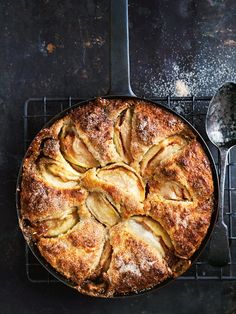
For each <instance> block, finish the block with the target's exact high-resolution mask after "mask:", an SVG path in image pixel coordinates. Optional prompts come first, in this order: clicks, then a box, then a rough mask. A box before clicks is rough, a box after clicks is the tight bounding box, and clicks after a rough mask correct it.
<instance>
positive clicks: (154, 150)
mask: <svg viewBox="0 0 236 314" xmlns="http://www.w3.org/2000/svg"><path fill="white" fill-rule="evenodd" d="M186 145H187V139H186V138H184V137H182V136H178V135H174V136H170V137H168V138H167V139H165V140H163V141H161V142H160V143H159V144H157V145H154V146H152V147H151V148H150V149H149V150H148V151H147V153H146V154H145V155H144V157H143V159H142V161H141V174H142V175H144V177H150V176H151V175H152V174H153V173H154V172H155V169H156V168H157V167H158V166H159V165H160V164H161V163H162V162H164V161H166V160H168V159H170V158H171V157H172V156H173V155H174V154H176V153H177V152H179V151H181V150H182V148H183V147H184V146H186Z"/></svg>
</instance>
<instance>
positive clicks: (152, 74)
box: [143, 46, 236, 97]
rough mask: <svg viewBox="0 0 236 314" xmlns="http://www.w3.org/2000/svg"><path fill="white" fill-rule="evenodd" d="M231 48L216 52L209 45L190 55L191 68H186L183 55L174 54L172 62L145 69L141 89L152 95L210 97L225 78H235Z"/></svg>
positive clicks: (222, 48)
mask: <svg viewBox="0 0 236 314" xmlns="http://www.w3.org/2000/svg"><path fill="white" fill-rule="evenodd" d="M232 49H234V50H235V48H234V47H227V49H226V48H225V47H221V48H219V49H218V50H217V54H216V52H215V51H214V52H213V51H211V50H210V49H209V47H207V46H205V47H202V48H201V51H200V52H199V53H197V54H196V55H195V56H192V64H191V69H190V70H188V69H186V66H185V60H184V59H183V57H182V56H179V55H177V53H173V55H174V57H173V59H172V61H173V60H174V61H173V62H166V63H164V64H163V69H162V71H156V69H154V68H152V67H149V68H147V69H145V81H146V83H144V86H143V91H144V93H145V94H147V95H149V96H151V97H165V96H167V95H170V96H192V95H195V96H211V95H213V94H214V93H215V92H216V90H217V88H218V87H219V86H221V85H222V84H223V83H224V82H226V81H234V80H235V73H236V62H232V59H233V58H232V56H234V55H235V51H233V50H232ZM186 62H187V61H186Z"/></svg>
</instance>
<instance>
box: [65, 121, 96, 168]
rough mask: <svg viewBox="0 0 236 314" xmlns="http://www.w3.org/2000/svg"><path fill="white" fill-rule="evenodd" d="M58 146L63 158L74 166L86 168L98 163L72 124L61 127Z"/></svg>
mask: <svg viewBox="0 0 236 314" xmlns="http://www.w3.org/2000/svg"><path fill="white" fill-rule="evenodd" d="M60 146H61V150H62V154H63V156H64V157H65V159H66V160H68V161H69V162H71V163H72V164H73V165H75V166H78V167H81V168H85V169H86V168H92V167H96V166H98V165H99V163H98V162H97V160H96V159H95V158H94V157H93V155H92V154H91V153H90V151H89V150H88V148H87V146H86V145H85V144H84V142H83V141H82V140H81V139H80V137H79V135H78V133H77V131H76V130H75V128H74V127H73V126H72V125H69V124H65V125H64V126H63V127H62V129H61V133H60ZM76 169H77V170H79V169H78V168H76Z"/></svg>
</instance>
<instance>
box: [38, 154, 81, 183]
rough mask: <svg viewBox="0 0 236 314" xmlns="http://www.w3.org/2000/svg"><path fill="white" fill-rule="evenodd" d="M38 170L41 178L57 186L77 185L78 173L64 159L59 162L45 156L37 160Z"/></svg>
mask: <svg viewBox="0 0 236 314" xmlns="http://www.w3.org/2000/svg"><path fill="white" fill-rule="evenodd" d="M38 170H39V173H40V174H41V176H42V177H43V179H44V180H45V181H46V182H47V183H48V184H50V185H52V186H54V187H57V188H75V187H76V186H78V181H79V179H80V174H79V173H78V172H77V171H75V170H74V169H73V168H72V167H71V166H70V165H69V164H68V163H67V162H66V161H65V162H64V163H62V162H59V161H58V160H54V159H51V158H47V157H42V158H40V160H39V161H38Z"/></svg>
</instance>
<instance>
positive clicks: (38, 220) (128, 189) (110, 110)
mask: <svg viewBox="0 0 236 314" xmlns="http://www.w3.org/2000/svg"><path fill="white" fill-rule="evenodd" d="M20 189H21V191H20V226H21V229H22V231H23V234H24V236H25V238H26V240H27V241H34V242H35V244H36V245H37V247H38V248H39V251H40V253H41V254H42V256H43V257H44V258H45V259H46V260H47V261H48V262H49V263H50V264H51V265H52V266H53V267H54V268H55V269H56V270H57V271H58V272H60V273H61V274H62V275H64V276H65V277H67V278H69V279H70V280H72V281H73V282H75V283H76V285H77V289H78V291H80V292H82V293H85V294H89V295H93V296H103V297H112V296H114V295H122V294H127V293H134V292H135V293H138V292H140V291H143V290H146V289H150V288H152V287H153V286H155V285H158V284H159V283H161V282H163V281H165V280H166V279H167V278H171V277H176V276H179V275H180V274H182V273H183V272H184V271H185V270H186V269H188V267H189V266H190V265H191V256H192V255H193V254H194V252H195V251H196V250H197V249H198V248H199V246H200V244H201V242H202V241H203V239H204V237H205V235H206V233H207V230H208V227H209V225H210V220H211V214H212V211H213V207H214V188H213V180H212V172H211V168H210V164H209V160H208V158H207V156H206V154H205V153H204V151H203V148H202V147H201V145H200V143H199V142H198V141H197V138H196V136H195V134H194V133H193V132H192V131H191V130H190V128H189V126H188V125H186V124H185V123H184V122H183V121H182V120H181V119H180V118H178V117H177V116H175V115H174V114H172V113H170V112H168V111H167V110H165V109H163V108H161V107H159V106H158V105H156V106H155V105H153V104H151V103H148V102H147V101H140V100H119V99H114V100H108V99H102V98H99V99H97V100H96V101H93V102H91V103H88V104H86V105H83V106H80V107H77V108H76V109H73V110H72V111H71V112H70V113H69V114H67V115H66V116H65V117H63V118H62V119H60V120H58V121H57V122H55V123H54V124H53V125H52V126H51V127H49V128H46V129H43V130H42V131H41V132H39V133H38V135H37V136H36V138H35V139H34V141H33V142H32V144H31V145H30V147H29V149H28V151H27V154H26V157H25V160H24V163H23V175H22V182H21V188H20Z"/></svg>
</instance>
